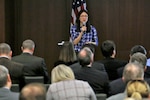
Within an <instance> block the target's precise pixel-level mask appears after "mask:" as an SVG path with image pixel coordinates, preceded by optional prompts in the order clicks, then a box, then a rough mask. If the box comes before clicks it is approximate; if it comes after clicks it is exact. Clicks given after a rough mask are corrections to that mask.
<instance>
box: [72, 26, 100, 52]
mask: <svg viewBox="0 0 150 100" xmlns="http://www.w3.org/2000/svg"><path fill="white" fill-rule="evenodd" d="M76 29H77V26H76V25H74V26H72V27H71V29H70V34H71V38H72V40H73V41H74V40H75V39H76V38H77V37H78V36H79V34H80V32H77V31H76ZM87 42H96V45H97V46H98V37H97V31H96V29H95V27H93V26H92V25H91V30H90V32H88V33H87V32H86V33H84V34H83V35H82V38H81V40H80V41H79V43H78V44H76V45H74V49H75V51H76V52H79V51H80V50H81V48H82V46H83V45H84V44H86V43H87Z"/></svg>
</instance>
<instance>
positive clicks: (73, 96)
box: [47, 64, 96, 100]
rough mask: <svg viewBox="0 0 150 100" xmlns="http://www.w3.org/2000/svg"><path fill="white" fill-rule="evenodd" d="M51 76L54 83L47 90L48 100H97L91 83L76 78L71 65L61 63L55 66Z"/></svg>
mask: <svg viewBox="0 0 150 100" xmlns="http://www.w3.org/2000/svg"><path fill="white" fill-rule="evenodd" d="M51 76H52V78H51V79H52V80H51V82H52V84H51V85H50V86H49V89H48V91H47V100H96V96H95V94H94V91H93V90H92V88H91V87H90V85H89V84H88V83H87V82H84V81H80V80H75V78H74V73H73V71H72V70H71V68H70V67H68V66H66V65H62V64H60V65H58V66H56V67H55V68H53V70H52V73H51Z"/></svg>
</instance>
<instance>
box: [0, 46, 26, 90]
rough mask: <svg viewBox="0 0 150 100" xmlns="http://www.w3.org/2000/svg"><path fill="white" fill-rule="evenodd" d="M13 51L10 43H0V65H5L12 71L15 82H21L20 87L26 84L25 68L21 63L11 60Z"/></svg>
mask: <svg viewBox="0 0 150 100" xmlns="http://www.w3.org/2000/svg"><path fill="white" fill-rule="evenodd" d="M11 56H12V51H11V48H10V46H9V45H8V44H6V43H0V65H4V66H5V67H6V68H7V69H8V70H9V73H10V77H11V79H12V83H13V84H19V87H20V89H21V88H22V87H23V86H24V76H23V68H24V66H23V65H22V64H20V63H16V62H14V61H12V60H11Z"/></svg>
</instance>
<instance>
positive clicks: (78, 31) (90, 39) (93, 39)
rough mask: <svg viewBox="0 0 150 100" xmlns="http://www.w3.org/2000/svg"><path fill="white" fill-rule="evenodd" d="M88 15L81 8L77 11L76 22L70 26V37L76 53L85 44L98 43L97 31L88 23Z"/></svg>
mask: <svg viewBox="0 0 150 100" xmlns="http://www.w3.org/2000/svg"><path fill="white" fill-rule="evenodd" d="M88 16H89V15H88V12H87V11H86V10H81V11H80V12H79V13H78V16H77V20H76V24H75V25H73V26H72V27H71V28H70V34H71V39H72V41H73V43H74V48H75V51H76V52H77V53H78V52H79V51H80V50H81V49H82V47H83V45H85V44H93V45H96V46H97V45H98V36H97V31H96V29H95V27H94V26H92V25H90V21H89V18H88Z"/></svg>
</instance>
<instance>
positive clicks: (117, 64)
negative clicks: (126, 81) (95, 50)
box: [98, 40, 127, 81]
mask: <svg viewBox="0 0 150 100" xmlns="http://www.w3.org/2000/svg"><path fill="white" fill-rule="evenodd" d="M101 52H102V54H103V56H104V57H105V58H104V59H103V60H100V61H98V62H100V63H103V64H104V66H105V69H106V72H107V73H108V76H109V80H111V81H112V80H115V79H117V78H119V76H118V73H117V69H118V68H121V67H123V66H125V65H126V64H127V61H123V60H119V59H116V58H115V56H116V45H115V43H114V42H113V41H111V40H106V41H104V42H103V43H102V45H101Z"/></svg>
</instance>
